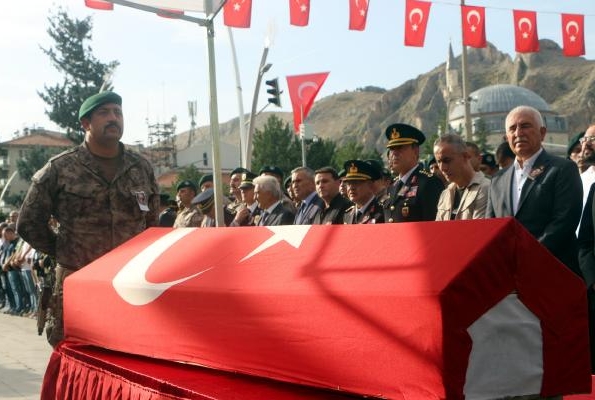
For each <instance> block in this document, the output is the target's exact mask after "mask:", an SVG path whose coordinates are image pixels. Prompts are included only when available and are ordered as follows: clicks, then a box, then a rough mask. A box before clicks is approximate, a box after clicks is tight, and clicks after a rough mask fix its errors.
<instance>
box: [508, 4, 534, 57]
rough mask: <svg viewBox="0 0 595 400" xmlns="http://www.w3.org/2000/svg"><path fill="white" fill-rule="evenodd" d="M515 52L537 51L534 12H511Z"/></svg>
mask: <svg viewBox="0 0 595 400" xmlns="http://www.w3.org/2000/svg"><path fill="white" fill-rule="evenodd" d="M513 15H514V39H515V50H516V51H517V52H519V53H533V52H536V51H539V37H538V36H537V14H536V13H535V11H521V10H513Z"/></svg>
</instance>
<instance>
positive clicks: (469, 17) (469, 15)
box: [467, 10, 481, 25]
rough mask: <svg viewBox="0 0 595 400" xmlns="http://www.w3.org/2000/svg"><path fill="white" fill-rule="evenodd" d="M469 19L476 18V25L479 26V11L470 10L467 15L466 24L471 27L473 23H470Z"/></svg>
mask: <svg viewBox="0 0 595 400" xmlns="http://www.w3.org/2000/svg"><path fill="white" fill-rule="evenodd" d="M471 17H476V18H477V22H476V23H477V24H479V23H480V22H481V15H479V11H477V10H471V11H469V12H468V13H467V23H468V24H469V25H473V22H471Z"/></svg>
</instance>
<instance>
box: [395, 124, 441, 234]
mask: <svg viewBox="0 0 595 400" xmlns="http://www.w3.org/2000/svg"><path fill="white" fill-rule="evenodd" d="M385 135H386V138H387V139H388V144H387V145H386V147H387V148H388V162H389V168H390V170H391V171H392V173H393V174H394V175H396V176H397V179H395V182H394V183H393V184H392V185H391V186H390V187H389V189H388V194H389V198H388V200H386V201H385V202H384V220H385V222H413V221H434V220H435V219H436V210H437V207H438V199H439V198H440V193H442V190H444V184H443V183H442V181H441V180H440V179H439V178H438V177H436V176H434V175H432V174H431V173H430V172H428V171H426V170H424V169H422V167H421V165H419V146H420V145H421V144H422V143H423V142H425V140H426V136H425V135H424V134H423V133H422V132H421V131H420V130H419V129H417V128H414V127H413V126H410V125H407V124H392V125H390V126H389V127H388V128H386V132H385Z"/></svg>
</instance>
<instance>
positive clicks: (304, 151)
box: [300, 104, 306, 167]
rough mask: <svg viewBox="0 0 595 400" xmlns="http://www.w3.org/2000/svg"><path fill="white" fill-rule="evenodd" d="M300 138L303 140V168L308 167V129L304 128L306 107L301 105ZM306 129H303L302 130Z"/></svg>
mask: <svg viewBox="0 0 595 400" xmlns="http://www.w3.org/2000/svg"><path fill="white" fill-rule="evenodd" d="M300 121H302V123H301V124H300V138H301V139H302V167H305V166H306V129H305V128H306V127H305V126H304V105H303V104H300ZM302 127H303V128H304V129H301V128H302Z"/></svg>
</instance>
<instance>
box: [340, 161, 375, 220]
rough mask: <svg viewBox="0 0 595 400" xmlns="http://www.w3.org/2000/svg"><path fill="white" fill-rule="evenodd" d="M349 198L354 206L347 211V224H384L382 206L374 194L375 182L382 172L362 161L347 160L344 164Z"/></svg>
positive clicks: (345, 218) (345, 217)
mask: <svg viewBox="0 0 595 400" xmlns="http://www.w3.org/2000/svg"><path fill="white" fill-rule="evenodd" d="M344 169H345V177H344V178H343V181H344V182H345V183H346V184H347V196H349V200H351V202H352V203H353V206H352V207H350V208H348V209H347V210H346V211H345V215H344V216H343V222H344V223H345V224H381V223H383V222H384V214H383V212H382V206H381V205H380V203H379V202H378V199H377V198H376V193H375V192H374V181H375V180H377V179H378V178H379V176H380V172H379V171H378V170H377V169H376V168H375V167H373V166H372V165H371V164H370V163H367V162H365V161H362V160H347V161H345V164H344Z"/></svg>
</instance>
